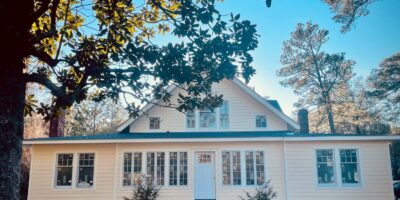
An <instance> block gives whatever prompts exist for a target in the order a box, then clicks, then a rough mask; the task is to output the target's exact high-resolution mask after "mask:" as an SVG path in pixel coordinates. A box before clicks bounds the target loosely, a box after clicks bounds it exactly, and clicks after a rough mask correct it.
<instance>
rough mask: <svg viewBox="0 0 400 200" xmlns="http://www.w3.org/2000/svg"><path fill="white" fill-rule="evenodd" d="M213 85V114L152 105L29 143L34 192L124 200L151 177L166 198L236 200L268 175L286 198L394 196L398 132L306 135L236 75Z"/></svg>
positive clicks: (35, 199)
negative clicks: (108, 123)
mask: <svg viewBox="0 0 400 200" xmlns="http://www.w3.org/2000/svg"><path fill="white" fill-rule="evenodd" d="M212 91H213V92H216V93H219V94H223V95H224V104H223V106H221V107H220V108H217V109H215V110H214V112H211V111H210V110H196V111H195V112H191V113H187V114H183V113H180V112H178V111H176V110H175V109H171V108H165V107H159V106H153V105H148V106H146V107H145V108H144V110H143V111H144V112H146V113H147V114H146V115H141V116H139V117H137V118H136V119H129V120H128V121H126V122H125V123H124V124H122V125H121V126H120V127H119V130H120V131H122V132H125V133H115V134H103V135H90V136H73V137H59V138H42V139H32V140H26V141H24V143H25V144H27V145H32V162H31V174H30V183H29V194H28V198H29V199H30V200H45V199H96V200H100V199H107V200H121V199H122V197H123V196H129V194H130V193H131V186H132V184H134V177H135V175H137V174H147V175H148V176H151V177H153V178H154V180H155V182H156V183H157V184H158V185H160V186H161V188H162V189H161V194H160V197H159V199H160V200H179V199H182V200H196V199H202V200H205V199H209V200H210V199H217V200H235V199H239V196H240V195H243V194H244V192H243V191H244V190H245V191H253V190H254V189H255V188H256V187H257V186H258V185H261V184H263V183H265V181H267V180H271V184H272V186H273V187H274V189H275V191H276V192H277V194H278V198H277V199H278V200H317V199H318V200H320V199H324V200H333V199H335V200H336V199H351V200H393V189H392V175H391V166H390V157H389V145H388V144H389V142H390V141H391V140H399V139H400V137H398V136H361V135H326V134H312V135H311V134H300V133H296V130H297V129H299V126H298V124H297V123H296V122H295V121H293V120H292V119H290V118H289V117H288V116H286V115H285V114H284V113H283V112H282V111H281V110H280V107H279V104H277V103H276V102H273V101H267V100H265V99H264V98H262V97H261V96H260V95H258V94H257V93H255V92H254V91H253V90H252V89H250V88H249V87H247V86H246V85H245V84H244V83H242V82H241V81H240V80H238V79H235V80H224V81H222V82H220V83H219V84H216V85H213V88H212ZM171 92H172V94H173V95H178V93H179V92H180V89H178V88H173V89H172V91H171Z"/></svg>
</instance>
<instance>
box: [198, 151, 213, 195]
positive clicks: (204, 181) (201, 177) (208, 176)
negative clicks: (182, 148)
mask: <svg viewBox="0 0 400 200" xmlns="http://www.w3.org/2000/svg"><path fill="white" fill-rule="evenodd" d="M194 159H195V161H194V163H195V164H194V173H195V175H194V181H195V182H194V199H196V200H197V199H215V156H214V153H213V152H196V153H195V157H194Z"/></svg>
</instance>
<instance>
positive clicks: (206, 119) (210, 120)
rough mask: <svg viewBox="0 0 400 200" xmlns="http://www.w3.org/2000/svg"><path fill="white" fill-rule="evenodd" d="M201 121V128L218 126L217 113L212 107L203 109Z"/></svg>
mask: <svg viewBox="0 0 400 200" xmlns="http://www.w3.org/2000/svg"><path fill="white" fill-rule="evenodd" d="M199 118H200V120H199V123H200V125H199V126H200V128H202V129H204V128H216V127H217V120H216V118H217V117H216V113H215V111H212V110H211V109H202V110H200V111H199Z"/></svg>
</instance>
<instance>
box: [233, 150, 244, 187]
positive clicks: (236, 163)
mask: <svg viewBox="0 0 400 200" xmlns="http://www.w3.org/2000/svg"><path fill="white" fill-rule="evenodd" d="M240 172H241V171H240V152H239V151H235V152H232V177H233V185H241V184H242V183H241V182H242V179H241V173H240Z"/></svg>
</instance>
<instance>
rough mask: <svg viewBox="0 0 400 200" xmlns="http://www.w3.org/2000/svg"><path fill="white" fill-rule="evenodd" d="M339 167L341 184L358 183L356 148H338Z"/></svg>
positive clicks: (358, 172)
mask: <svg viewBox="0 0 400 200" xmlns="http://www.w3.org/2000/svg"><path fill="white" fill-rule="evenodd" d="M339 151H340V169H341V173H342V183H343V184H358V183H360V170H359V164H358V155H357V149H340V150H339Z"/></svg>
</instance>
